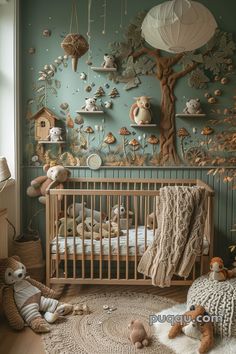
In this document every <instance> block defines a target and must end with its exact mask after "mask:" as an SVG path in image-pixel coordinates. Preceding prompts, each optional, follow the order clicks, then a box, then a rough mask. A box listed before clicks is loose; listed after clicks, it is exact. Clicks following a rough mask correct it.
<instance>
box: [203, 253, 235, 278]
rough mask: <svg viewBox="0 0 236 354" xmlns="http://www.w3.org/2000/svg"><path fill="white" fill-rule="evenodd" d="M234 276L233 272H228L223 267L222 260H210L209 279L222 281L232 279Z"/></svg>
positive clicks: (216, 258)
mask: <svg viewBox="0 0 236 354" xmlns="http://www.w3.org/2000/svg"><path fill="white" fill-rule="evenodd" d="M234 276H235V272H234V271H233V270H228V269H227V268H225V267H224V262H223V259H221V258H220V257H214V258H212V259H211V262H210V272H209V279H211V280H218V281H224V280H226V279H230V278H233V277H234Z"/></svg>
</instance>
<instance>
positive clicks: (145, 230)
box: [143, 196, 147, 279]
mask: <svg viewBox="0 0 236 354" xmlns="http://www.w3.org/2000/svg"><path fill="white" fill-rule="evenodd" d="M146 249H147V197H146V196H145V197H144V252H145V251H146ZM143 279H146V275H144V276H143Z"/></svg>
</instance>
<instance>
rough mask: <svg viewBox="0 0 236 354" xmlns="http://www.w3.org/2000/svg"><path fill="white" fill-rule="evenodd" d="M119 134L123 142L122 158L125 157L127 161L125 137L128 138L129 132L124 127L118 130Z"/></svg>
mask: <svg viewBox="0 0 236 354" xmlns="http://www.w3.org/2000/svg"><path fill="white" fill-rule="evenodd" d="M119 134H120V136H121V137H122V141H123V144H122V145H123V152H124V156H125V158H126V159H127V154H126V145H127V139H126V137H127V136H128V135H130V134H131V132H130V131H129V130H128V129H127V128H126V127H122V128H120V130H119Z"/></svg>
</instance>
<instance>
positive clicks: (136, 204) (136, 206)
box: [134, 196, 138, 279]
mask: <svg viewBox="0 0 236 354" xmlns="http://www.w3.org/2000/svg"><path fill="white" fill-rule="evenodd" d="M134 218H135V259H134V272H135V275H134V276H135V279H137V266H138V258H137V256H138V197H137V196H135V197H134Z"/></svg>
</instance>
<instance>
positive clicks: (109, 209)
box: [108, 195, 111, 279]
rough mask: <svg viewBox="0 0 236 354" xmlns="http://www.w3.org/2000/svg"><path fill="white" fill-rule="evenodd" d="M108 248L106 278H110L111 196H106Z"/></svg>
mask: <svg viewBox="0 0 236 354" xmlns="http://www.w3.org/2000/svg"><path fill="white" fill-rule="evenodd" d="M108 220H109V235H108V237H109V246H108V247H109V248H108V279H111V196H110V195H109V196H108Z"/></svg>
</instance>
